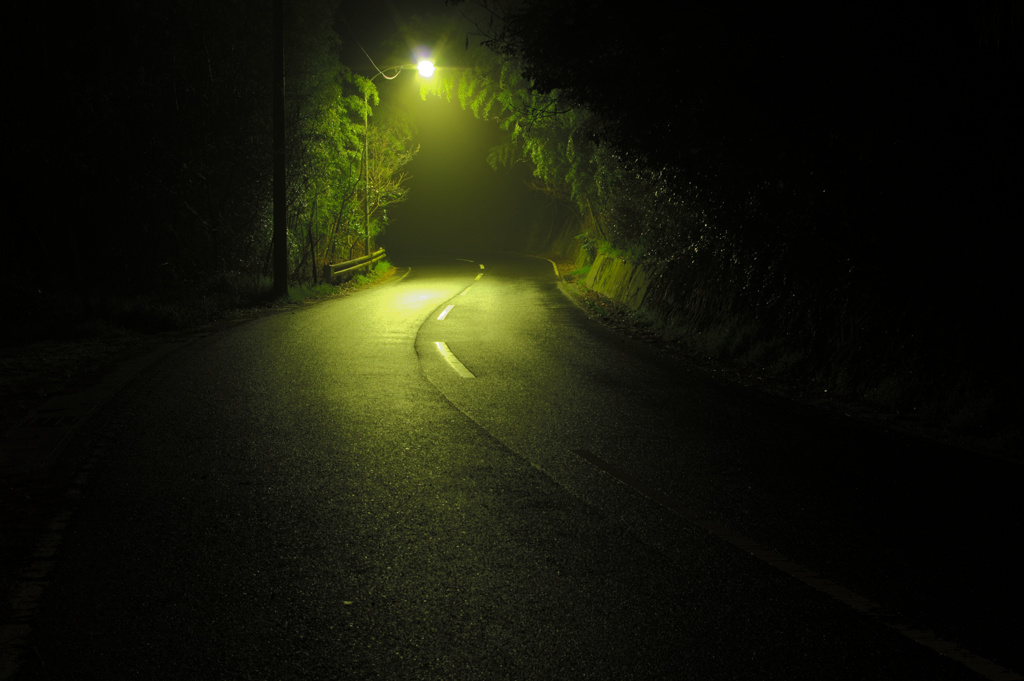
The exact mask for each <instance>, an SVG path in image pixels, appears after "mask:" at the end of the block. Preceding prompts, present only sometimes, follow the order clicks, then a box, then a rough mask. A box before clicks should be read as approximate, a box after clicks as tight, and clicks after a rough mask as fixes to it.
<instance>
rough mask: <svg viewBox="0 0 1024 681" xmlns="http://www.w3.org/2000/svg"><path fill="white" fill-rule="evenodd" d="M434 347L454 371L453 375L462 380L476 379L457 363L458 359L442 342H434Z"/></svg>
mask: <svg viewBox="0 0 1024 681" xmlns="http://www.w3.org/2000/svg"><path fill="white" fill-rule="evenodd" d="M434 345H436V346H437V351H438V352H440V353H441V356H442V357H444V359H445V361H446V362H448V364H449V366H451V368H452V369H455V373H457V374H458V375H459V376H461V377H463V378H476V376H474V375H473V372H472V371H470V370H469V369H467V368H466V365H465V364H463V363H462V362H460V361H459V358H458V357H456V356H455V354H454V353H453V352H452V351H451V350H450V349H449V348H448V344H447V343H445V342H444V341H435V342H434Z"/></svg>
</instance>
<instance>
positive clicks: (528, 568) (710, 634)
mask: <svg viewBox="0 0 1024 681" xmlns="http://www.w3.org/2000/svg"><path fill="white" fill-rule="evenodd" d="M61 456H63V457H65V458H66V459H67V461H68V462H69V464H68V465H73V466H75V467H77V470H78V471H79V475H78V476H77V478H76V480H77V483H75V484H76V486H75V488H74V489H73V490H72V494H71V495H70V496H69V497H68V499H67V501H66V503H65V504H64V506H62V507H61V508H60V509H56V510H55V513H56V516H55V518H56V520H55V521H54V522H53V523H52V524H51V526H50V528H49V530H50V531H49V532H48V533H47V534H46V536H45V537H42V538H40V540H39V543H38V544H37V546H36V547H35V552H36V553H35V556H34V558H33V556H28V557H27V558H26V561H25V568H24V571H23V573H22V575H21V579H20V580H19V583H18V586H17V587H16V588H15V589H14V590H13V595H12V596H11V598H12V599H14V600H15V601H17V603H16V605H15V607H14V608H13V609H12V613H13V614H12V615H11V616H10V617H9V619H11V620H12V621H10V622H8V623H6V624H5V629H4V632H5V634H4V636H5V639H4V640H5V642H6V644H7V650H6V651H5V658H4V659H5V660H6V663H5V669H6V674H5V676H6V677H8V678H15V679H87V678H103V679H135V678H138V679H275V680H282V679H364V678H365V679H374V678H379V679H584V678H592V679H625V678H637V679H645V678H685V679H758V680H764V679H786V680H793V679H816V680H817V679H894V680H896V679H928V680H931V681H935V680H942V679H986V678H988V679H997V678H998V679H1002V678H1006V679H1010V678H1018V679H1019V678H1022V677H1021V676H1020V675H1019V674H1017V673H1014V671H1016V672H1020V671H1022V670H1024V654H1022V646H1021V645H1020V642H1021V641H1022V640H1024V635H1022V629H1021V620H1022V618H1021V614H1022V613H1021V604H1022V597H1021V587H1020V584H1019V581H1020V563H1019V562H1018V559H1017V557H1016V554H1017V553H1018V551H1019V549H1020V543H1021V540H1020V529H1021V522H1020V521H1021V510H1020V505H1019V503H1018V502H1017V499H1018V498H1019V490H1020V489H1021V487H1020V484H1021V471H1020V467H1019V466H1017V465H1016V464H1012V463H1008V462H1005V461H1001V460H998V459H992V458H986V457H981V456H979V455H976V454H968V453H966V452H963V451H960V450H957V449H954V448H950V447H944V446H941V445H936V444H934V443H930V442H927V441H923V440H917V439H913V438H910V437H906V436H900V435H894V434H891V433H886V432H883V431H881V430H878V429H876V428H873V427H870V426H864V425H861V424H858V423H856V422H854V421H853V420H852V419H847V418H844V417H842V416H838V415H830V414H826V413H822V412H819V411H817V410H815V409H813V408H810V407H805V406H800V405H798V404H794V403H791V402H789V401H786V400H784V399H782V398H779V397H774V396H771V395H767V394H764V393H761V392H758V391H755V390H752V389H749V388H744V387H740V386H737V385H733V384H729V383H726V382H723V381H721V380H719V379H717V378H715V377H714V376H712V375H710V374H708V373H707V372H706V371H704V370H702V369H699V368H696V367H693V366H690V365H688V364H686V363H685V362H682V361H679V360H677V359H673V358H671V357H668V356H666V355H664V354H662V353H660V352H659V351H658V350H656V349H654V348H651V347H647V346H644V345H641V344H638V343H636V342H634V341H631V340H628V339H625V338H623V337H621V336H618V335H616V334H615V333H614V332H612V331H610V330H608V329H606V328H605V327H603V326H601V325H600V324H598V323H596V322H594V321H592V320H590V319H588V318H587V316H586V315H585V314H584V313H583V312H582V311H581V310H580V309H578V308H577V307H576V306H575V305H574V304H573V303H572V302H571V300H570V299H569V297H567V296H566V295H565V294H564V293H563V292H562V291H561V290H560V288H559V283H558V280H557V278H556V276H555V274H554V272H553V268H552V265H551V264H550V263H549V262H547V261H545V260H542V259H537V258H528V257H519V256H508V255H488V256H484V257H479V256H468V257H464V258H456V257H450V258H445V259H442V260H438V261H435V262H429V261H425V262H422V263H415V264H413V266H412V267H411V268H404V269H402V270H401V271H400V273H399V274H398V275H396V276H394V277H392V278H391V279H390V280H389V281H387V282H386V283H384V284H382V285H380V286H377V287H375V288H371V289H367V290H364V291H361V292H358V293H356V294H354V295H351V296H348V297H346V298H341V299H337V300H332V301H328V302H323V303H320V304H316V305H311V306H307V307H301V308H296V309H294V310H290V311H287V312H284V313H280V314H275V315H271V316H267V317H263V318H260V319H257V320H254V321H250V322H248V323H245V324H241V325H238V326H235V327H233V328H230V329H228V330H225V331H221V332H219V333H215V334H212V335H208V336H205V337H202V338H200V339H197V340H194V341H193V342H191V343H189V344H188V345H186V346H185V347H183V348H182V349H180V350H178V351H175V352H173V353H169V354H167V355H166V356H165V357H163V358H162V359H161V360H160V361H158V362H156V363H154V364H153V365H152V366H150V367H149V368H148V369H147V370H145V371H144V372H142V373H141V374H140V375H139V376H138V377H137V378H136V379H135V380H133V381H132V382H131V383H130V384H129V385H127V386H126V387H125V388H124V389H122V390H121V391H120V392H119V393H118V394H117V396H116V398H115V399H114V400H112V401H111V402H110V403H108V404H107V406H106V407H105V408H104V409H103V410H102V411H101V412H100V413H99V414H97V415H96V416H95V417H94V418H93V419H91V420H90V422H89V423H88V424H87V425H86V426H83V427H81V428H79V429H78V431H76V433H75V437H74V439H73V441H72V442H71V443H70V444H68V445H66V447H65V449H64V450H63V451H62V454H61ZM58 511H59V512H58ZM1011 670H1014V671H1011Z"/></svg>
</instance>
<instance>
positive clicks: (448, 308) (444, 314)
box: [437, 305, 455, 321]
mask: <svg viewBox="0 0 1024 681" xmlns="http://www.w3.org/2000/svg"><path fill="white" fill-rule="evenodd" d="M453 307H455V306H454V305H449V306H448V307H446V308H445V309H444V312H442V313H441V314H439V315H438V316H437V321H442V320H443V319H444V318H445V317H447V316H448V313H449V312H451V311H452V308H453Z"/></svg>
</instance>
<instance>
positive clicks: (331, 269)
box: [323, 248, 384, 281]
mask: <svg viewBox="0 0 1024 681" xmlns="http://www.w3.org/2000/svg"><path fill="white" fill-rule="evenodd" d="M383 257H384V249H383V248H382V249H380V250H379V251H375V252H373V253H371V254H370V255H364V256H361V257H359V258H355V259H354V260H346V261H345V262H338V263H334V264H333V265H324V269H323V279H324V281H334V278H335V277H336V276H338V275H339V274H344V273H345V272H352V271H354V270H358V269H359V268H361V267H373V263H375V262H377V261H378V260H380V259H381V258H383Z"/></svg>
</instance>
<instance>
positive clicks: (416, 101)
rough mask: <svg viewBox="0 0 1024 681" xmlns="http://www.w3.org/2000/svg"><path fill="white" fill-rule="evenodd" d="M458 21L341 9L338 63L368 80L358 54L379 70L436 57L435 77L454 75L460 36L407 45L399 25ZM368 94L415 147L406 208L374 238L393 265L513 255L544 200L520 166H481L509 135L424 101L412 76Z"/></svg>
mask: <svg viewBox="0 0 1024 681" xmlns="http://www.w3.org/2000/svg"><path fill="white" fill-rule="evenodd" d="M459 12H460V10H459V8H451V7H448V6H446V5H445V4H444V0H405V1H397V2H380V3H360V4H359V5H357V6H354V7H349V6H346V7H344V8H343V9H342V10H341V14H342V16H343V20H341V21H339V24H338V28H337V30H338V33H339V35H340V36H341V38H342V41H343V42H344V43H345V45H344V54H343V60H344V61H345V63H346V65H347V66H348V67H349V68H351V69H352V70H353V71H355V72H357V73H360V74H366V75H371V74H372V73H373V71H372V67H370V66H369V64H368V59H367V56H366V54H364V53H363V51H362V50H361V49H360V47H359V45H362V47H363V48H364V49H365V50H366V53H368V54H369V56H370V57H372V58H373V61H374V62H375V63H376V64H377V65H378V66H379V67H381V68H384V67H386V66H388V65H391V64H395V63H401V62H402V61H405V62H412V61H414V59H415V58H416V53H417V52H419V51H421V50H426V51H429V52H431V53H432V55H436V56H435V60H436V63H437V65H438V66H439V67H440V68H453V67H457V65H458V64H459V60H460V59H462V58H463V55H464V46H465V37H466V34H465V28H463V27H462V26H461V25H460V26H455V27H451V28H450V29H449V31H448V33H447V35H446V36H445V35H442V36H440V37H434V36H409V35H405V34H403V31H402V29H401V25H402V23H403V22H404V20H406V19H408V18H411V17H413V16H421V17H425V16H432V15H439V16H448V17H458V16H460V14H459ZM396 43H397V44H396ZM368 68H369V70H367V69H368ZM374 84H375V85H377V87H378V89H379V90H380V93H381V103H382V106H385V105H386V106H389V107H395V108H397V109H401V110H402V111H404V112H405V114H406V115H407V117H408V120H409V122H410V123H411V125H412V126H413V129H414V134H415V142H416V144H418V145H419V147H420V152H419V155H418V156H417V157H416V159H415V160H414V161H413V162H412V163H411V164H410V165H409V166H408V167H407V169H406V170H407V171H408V172H409V173H410V175H411V176H412V179H411V180H410V181H409V187H410V193H409V199H408V200H407V201H406V202H404V203H401V204H397V205H394V206H391V207H390V208H389V209H388V216H389V226H388V228H387V231H386V232H385V234H384V235H383V237H381V238H380V241H381V243H383V244H384V245H385V246H386V247H387V248H388V253H389V255H390V256H391V260H392V261H393V262H395V263H396V264H401V263H402V262H403V261H408V260H410V259H415V258H416V257H417V256H418V255H426V254H432V253H436V252H437V251H438V250H440V251H442V252H447V253H452V254H456V255H459V254H461V255H469V254H471V253H473V252H476V251H479V250H480V249H487V248H506V247H514V246H515V244H514V241H510V238H509V237H510V235H512V234H515V233H516V232H517V231H521V229H520V228H521V227H522V226H523V225H524V224H525V223H526V222H527V221H529V220H530V218H531V211H530V209H531V207H534V206H536V205H537V204H538V203H539V202H542V201H543V199H542V198H541V197H540V196H538V195H536V194H535V193H533V192H530V191H529V190H528V189H527V188H526V186H525V180H527V179H528V178H529V177H530V172H529V169H528V168H526V167H525V166H521V167H518V168H515V169H513V170H506V169H499V170H497V171H495V170H492V169H491V167H490V166H489V165H488V164H487V152H488V150H489V149H490V148H491V147H493V146H494V145H496V144H498V143H499V142H500V141H501V140H502V138H503V136H504V135H505V133H503V132H502V131H501V130H499V129H498V127H497V125H496V124H495V123H492V122H486V121H480V120H477V119H476V118H474V116H473V114H472V113H471V112H469V111H464V110H462V109H461V107H460V106H459V105H458V103H454V102H452V103H449V102H446V101H442V100H440V99H438V98H437V97H435V96H428V98H427V100H426V101H423V99H422V98H421V97H420V82H419V75H418V74H416V73H415V72H413V71H407V72H403V73H402V74H401V75H399V76H398V78H395V79H394V80H391V81H385V80H384V79H383V78H377V79H376V80H375V81H374ZM370 124H371V125H372V124H373V121H372V120H371V123H370Z"/></svg>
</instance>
